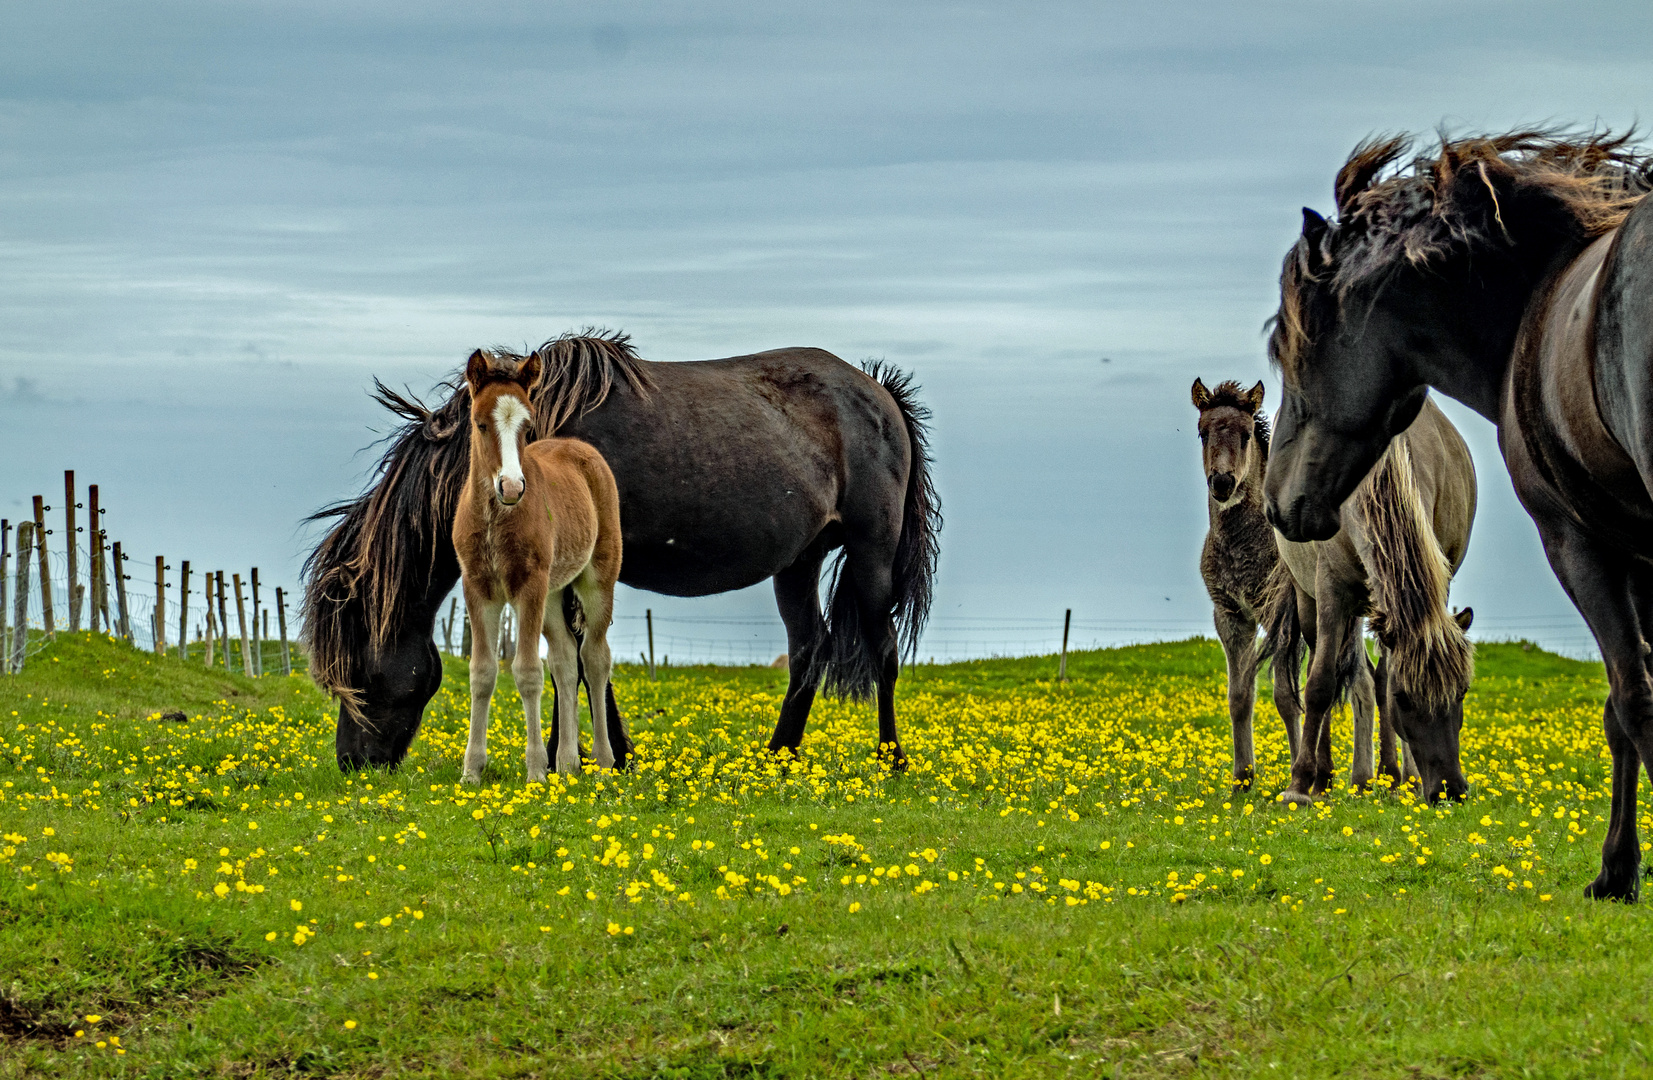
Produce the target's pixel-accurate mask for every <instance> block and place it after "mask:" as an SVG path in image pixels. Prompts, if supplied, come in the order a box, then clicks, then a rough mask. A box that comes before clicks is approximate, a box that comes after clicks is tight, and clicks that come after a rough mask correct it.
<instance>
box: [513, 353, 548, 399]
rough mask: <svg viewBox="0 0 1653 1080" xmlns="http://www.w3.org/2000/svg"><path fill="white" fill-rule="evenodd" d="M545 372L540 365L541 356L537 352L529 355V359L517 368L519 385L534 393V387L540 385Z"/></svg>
mask: <svg viewBox="0 0 1653 1080" xmlns="http://www.w3.org/2000/svg"><path fill="white" fill-rule="evenodd" d="M544 370H545V369H544V367H543V366H542V365H541V364H540V354H539V353H537V352H531V353H529V354H528V358H527V359H526V360H524V361H523V362H522V363H521V365H519V366H518V367H517V385H518V386H520V387H522V388H523V389H524V390H526V391H528V392H529V393H533V392H534V387H536V386H538V385H539V381H540V374H541V372H543V371H544Z"/></svg>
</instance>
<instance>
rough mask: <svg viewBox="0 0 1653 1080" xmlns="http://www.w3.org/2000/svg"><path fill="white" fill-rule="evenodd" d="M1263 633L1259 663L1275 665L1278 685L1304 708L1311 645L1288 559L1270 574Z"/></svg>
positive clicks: (1273, 671)
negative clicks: (1306, 664)
mask: <svg viewBox="0 0 1653 1080" xmlns="http://www.w3.org/2000/svg"><path fill="white" fill-rule="evenodd" d="M1263 629H1264V633H1263V641H1262V645H1261V646H1260V647H1259V650H1258V657H1257V662H1258V664H1259V665H1261V663H1262V662H1263V661H1265V660H1268V661H1270V662H1271V664H1272V668H1271V673H1272V676H1273V679H1274V685H1275V686H1276V687H1281V686H1284V687H1285V689H1286V692H1287V693H1289V694H1290V695H1291V699H1292V700H1293V701H1295V702H1297V704H1298V707H1299V708H1301V707H1302V704H1303V693H1302V686H1301V673H1302V670H1303V655H1304V653H1305V652H1306V651H1307V644H1306V643H1305V642H1304V640H1303V628H1302V626H1301V625H1299V624H1298V621H1297V586H1296V584H1295V583H1294V582H1293V581H1292V577H1291V570H1290V568H1288V567H1287V566H1286V560H1284V559H1281V560H1279V561H1278V562H1276V563H1275V564H1274V569H1273V570H1272V571H1271V572H1270V573H1269V578H1268V598H1267V600H1266V602H1265V603H1264V606H1263Z"/></svg>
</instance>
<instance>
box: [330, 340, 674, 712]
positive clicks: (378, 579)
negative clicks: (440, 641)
mask: <svg viewBox="0 0 1653 1080" xmlns="http://www.w3.org/2000/svg"><path fill="white" fill-rule="evenodd" d="M534 351H535V352H536V353H537V354H538V355H539V357H540V363H541V364H542V365H543V368H544V374H543V375H541V377H540V382H539V385H538V386H537V387H536V388H535V392H534V413H535V417H534V419H535V430H536V432H537V433H538V434H540V435H548V434H554V433H555V432H556V431H557V430H558V429H559V428H560V427H561V426H562V425H563V424H565V423H567V422H568V421H569V420H570V419H572V418H573V417H575V416H577V415H580V414H583V413H585V412H589V411H590V410H592V409H594V408H596V407H597V406H598V405H601V404H602V403H603V401H604V400H606V399H607V397H608V395H609V393H610V392H611V391H612V390H613V388H614V381H615V379H616V377H618V378H623V379H624V380H625V381H626V383H627V384H628V385H629V386H630V387H631V389H632V391H633V392H634V393H636V394H638V395H647V394H648V392H649V391H650V390H651V389H652V387H653V382H652V380H651V379H650V378H649V377H648V373H647V372H646V371H645V370H644V368H643V366H642V365H643V361H642V359H641V358H640V357H638V355H637V353H636V351H635V350H634V349H633V348H632V346H631V338H630V336H629V335H627V334H624V333H620V332H617V331H608V330H598V329H593V328H589V327H588V328H586V329H584V330H582V331H580V332H579V333H577V334H574V333H570V334H564V335H562V336H561V337H556V338H552V339H551V340H550V341H547V342H546V343H545V344H543V345H541V346H540V347H539V348H538V349H536V350H534ZM490 355H491V357H492V358H493V359H494V360H495V362H496V363H500V364H502V365H504V364H518V363H521V362H522V361H523V360H524V359H526V356H524V355H522V354H518V353H513V352H511V351H510V350H507V349H497V348H496V349H493V350H490ZM374 387H375V390H374V400H376V401H378V402H379V404H381V405H383V406H384V407H385V408H387V409H389V410H390V411H391V412H392V413H393V414H394V415H395V416H397V417H398V418H399V419H400V420H401V421H402V423H401V424H400V426H399V427H397V428H396V429H395V430H393V431H392V432H391V433H390V434H389V435H388V436H386V441H388V442H389V443H390V449H389V450H388V451H387V452H386V453H385V455H384V457H383V458H382V459H381V460H380V462H379V465H378V467H377V468H376V469H375V470H374V473H373V476H372V478H371V480H370V484H369V487H368V489H367V490H366V491H365V492H363V493H362V494H361V495H360V496H359V497H357V498H355V499H352V500H347V501H345V502H341V503H335V504H334V505H332V506H328V507H325V508H323V509H322V510H320V511H318V512H317V513H315V514H314V515H312V516H311V518H310V520H312V521H319V520H324V519H327V518H334V517H336V518H339V519H340V520H339V523H338V524H337V525H335V526H334V527H333V530H332V532H330V533H328V535H327V536H326V538H325V539H323V540H322V542H321V543H320V544H318V545H317V546H316V549H315V551H313V552H311V553H310V557H309V558H308V559H306V560H305V563H304V578H305V592H304V627H305V635H306V638H307V640H308V642H309V646H310V673H311V676H312V678H314V679H315V681H316V684H317V685H318V686H320V687H322V688H323V689H324V690H327V691H330V692H331V693H333V694H336V695H338V696H339V697H341V698H345V699H348V700H350V701H352V702H356V701H358V700H359V690H358V689H357V688H358V687H359V684H360V681H361V680H360V679H359V678H358V675H359V673H360V672H361V670H362V665H363V661H364V660H365V658H366V657H367V656H368V655H370V654H371V653H373V652H376V651H378V650H380V649H382V648H383V647H384V646H385V644H386V643H387V642H388V641H389V640H390V638H391V636H392V633H393V632H394V631H395V629H396V628H397V627H399V626H401V625H402V622H403V619H404V617H405V614H406V609H407V604H408V602H409V597H410V595H412V594H415V593H417V590H414V589H409V588H408V587H407V582H408V580H409V578H410V577H412V576H413V575H415V574H425V575H429V574H430V572H431V571H432V570H433V569H434V567H435V563H436V558H437V554H438V552H439V551H440V550H441V547H442V540H443V538H444V537H445V535H446V533H447V531H448V529H449V528H450V526H451V523H452V521H453V515H454V512H455V509H456V507H457V506H458V499H459V488H460V485H461V484H463V483H464V480H465V475H466V472H467V470H468V468H469V462H470V452H471V443H470V424H469V420H470V412H471V400H470V394H469V393H467V392H466V390H465V387H464V384H463V381H462V380H461V379H459V378H457V377H455V378H450V379H449V380H447V381H445V382H442V383H439V384H438V386H437V389H438V390H446V391H447V392H448V397H447V400H446V401H444V402H443V403H442V404H441V405H439V406H437V407H436V408H434V409H432V408H428V407H426V405H425V404H424V403H423V402H421V401H419V400H418V399H416V398H413V397H411V396H405V395H403V394H398V393H396V392H395V391H394V390H391V389H390V388H389V387H387V386H385V385H384V384H383V383H382V382H379V381H378V380H377V379H375V380H374Z"/></svg>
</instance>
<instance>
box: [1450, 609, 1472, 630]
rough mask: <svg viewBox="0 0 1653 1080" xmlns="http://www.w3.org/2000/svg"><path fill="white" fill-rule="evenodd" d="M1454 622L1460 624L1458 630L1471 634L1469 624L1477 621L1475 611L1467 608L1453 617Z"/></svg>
mask: <svg viewBox="0 0 1653 1080" xmlns="http://www.w3.org/2000/svg"><path fill="white" fill-rule="evenodd" d="M1452 621H1453V622H1455V623H1457V624H1458V629H1460V630H1462V631H1463V632H1464V633H1466V634H1467V633H1469V624H1470V623H1473V622H1474V621H1475V609H1474V608H1469V607H1466V608H1464V609H1463V610H1462V611H1460V612H1457V613H1456V614H1454V615H1453V616H1452Z"/></svg>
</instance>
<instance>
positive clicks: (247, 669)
mask: <svg viewBox="0 0 1653 1080" xmlns="http://www.w3.org/2000/svg"><path fill="white" fill-rule="evenodd" d="M233 577H234V580H235V621H236V622H237V623H238V624H239V625H240V627H241V673H242V674H243V675H251V674H253V645H252V640H251V639H250V638H248V637H247V598H246V595H245V594H244V593H243V592H242V591H241V575H240V574H235V575H233Z"/></svg>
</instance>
